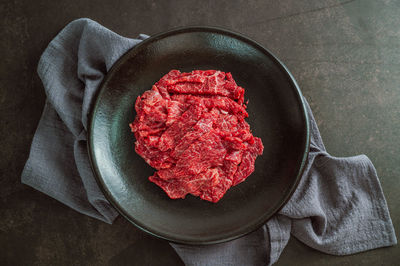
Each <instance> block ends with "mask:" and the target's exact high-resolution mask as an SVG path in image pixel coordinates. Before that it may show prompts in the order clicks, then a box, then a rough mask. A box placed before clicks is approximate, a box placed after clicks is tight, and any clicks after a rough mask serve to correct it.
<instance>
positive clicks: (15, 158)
mask: <svg viewBox="0 0 400 266" xmlns="http://www.w3.org/2000/svg"><path fill="white" fill-rule="evenodd" d="M114 2H118V4H117V3H114ZM399 14H400V1H397V0H392V1H390V0H386V1H385V0H382V1H375V0H356V1H337V0H329V1H320V0H312V1H297V0H283V1H262V0H258V1H255V0H251V1H228V0H225V1H194V0H190V1H183V0H182V1H161V0H160V1H139V0H135V1H132V0H124V1H107V0H100V1H97V3H95V1H78V0H71V1H63V2H61V1H52V0H38V1H29V0H14V1H5V0H2V1H1V4H0V15H1V16H0V36H1V40H0V55H1V56H0V58H1V59H2V60H1V62H0V110H1V111H0V121H1V127H0V147H1V149H0V158H1V159H0V247H1V248H0V265H47V264H49V265H50V264H51V265H104V264H105V265H182V262H181V261H180V259H179V257H178V256H177V255H176V254H175V253H174V251H173V250H172V248H171V247H170V246H169V245H168V243H167V242H164V241H161V240H158V239H155V238H152V237H150V236H149V235H147V234H145V233H143V232H141V231H139V230H138V229H136V228H135V227H134V226H133V225H131V224H129V223H128V222H127V221H126V220H124V219H123V218H118V219H117V220H116V221H115V223H114V224H113V225H108V224H105V223H102V222H99V221H97V220H95V219H92V218H89V217H86V216H84V215H81V214H79V213H77V212H75V211H73V210H71V209H69V208H68V207H66V206H64V205H62V204H61V203H59V202H57V201H55V200H53V199H51V198H49V197H47V196H46V195H43V194H42V193H40V192H37V191H35V190H33V189H31V188H30V187H27V186H25V185H22V184H21V183H20V175H21V171H22V168H23V166H24V163H25V161H26V159H27V156H28V152H29V146H30V143H31V141H32V136H33V134H34V132H35V128H36V125H37V123H38V121H39V118H40V115H41V112H42V108H43V105H44V101H45V95H44V92H43V87H42V85H41V82H40V80H39V78H38V76H37V74H36V66H37V62H38V59H39V56H40V54H41V52H42V51H43V50H44V49H45V47H46V45H47V44H48V43H49V41H50V40H51V39H52V38H53V37H54V36H55V35H56V34H57V32H59V31H60V30H61V29H62V28H63V27H64V26H65V25H66V24H67V23H68V22H70V21H71V20H73V19H76V18H80V17H89V18H92V19H94V20H96V21H98V22H99V23H101V24H103V25H105V26H106V27H108V28H110V29H111V30H113V31H116V32H117V33H119V34H121V35H124V36H127V37H135V36H136V35H137V34H139V33H146V34H150V35H151V34H155V33H158V32H160V31H164V30H167V29H170V28H173V27H176V26H184V25H213V26H222V27H225V28H228V29H232V30H234V31H238V32H241V33H243V34H245V35H247V36H249V37H250V38H253V39H255V40H256V41H258V42H259V43H261V44H262V45H265V46H266V47H268V48H269V49H270V50H271V51H272V52H273V53H275V54H276V55H277V56H278V57H279V58H280V59H281V60H282V61H283V62H284V63H285V64H286V65H287V66H288V68H289V69H290V70H291V72H292V73H293V75H294V76H295V78H296V79H297V81H298V83H299V85H300V87H301V89H302V91H303V94H304V95H305V96H306V97H307V99H308V100H309V102H310V105H311V108H312V109H313V111H314V115H315V117H316V120H317V121H318V125H319V127H320V130H321V134H322V137H323V139H324V141H325V144H326V147H327V149H328V151H329V152H330V153H331V154H333V155H335V156H351V155H356V154H361V153H364V154H366V155H368V156H369V157H370V159H371V160H372V161H373V163H374V164H375V166H376V169H377V172H378V175H379V177H380V180H381V183H382V186H383V190H384V193H385V195H386V199H387V202H388V205H389V210H390V212H391V216H392V219H393V223H394V225H395V229H396V230H397V236H398V238H399V234H398V232H399V231H400V201H399V198H400V174H399V173H400V154H399V151H400V52H399V51H400V15H399ZM399 261H400V247H399V246H395V247H390V248H381V249H377V250H373V251H368V252H364V253H360V254H356V255H351V256H345V257H336V256H330V255H326V254H323V253H320V252H318V251H315V250H313V249H311V248H309V247H307V246H305V245H303V244H302V243H300V242H299V241H297V240H296V239H293V238H292V239H291V240H290V242H289V245H288V246H287V248H286V249H285V251H284V252H283V254H282V256H281V258H280V260H279V262H278V263H277V265H321V264H323V265H396V264H397V265H398V263H399Z"/></svg>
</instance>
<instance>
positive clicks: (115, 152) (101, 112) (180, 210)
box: [88, 27, 309, 244]
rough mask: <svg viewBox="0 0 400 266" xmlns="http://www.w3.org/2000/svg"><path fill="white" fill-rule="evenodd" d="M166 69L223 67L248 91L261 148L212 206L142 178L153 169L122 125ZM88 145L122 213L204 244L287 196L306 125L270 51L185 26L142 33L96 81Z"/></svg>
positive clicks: (262, 215) (256, 220)
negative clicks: (250, 169)
mask: <svg viewBox="0 0 400 266" xmlns="http://www.w3.org/2000/svg"><path fill="white" fill-rule="evenodd" d="M171 69H179V70H181V71H184V72H187V71H191V70H194V69H218V70H222V71H225V72H231V73H232V75H233V77H234V79H235V80H236V82H237V83H238V85H239V86H242V87H244V88H245V89H246V94H245V98H246V99H249V105H248V112H249V116H250V117H249V118H248V119H247V121H248V122H249V124H250V126H251V129H252V131H253V134H254V135H255V136H257V137H260V138H261V139H262V141H263V144H264V146H265V149H264V154H263V155H262V156H260V157H258V158H257V160H256V167H255V168H256V169H255V172H254V173H253V174H252V175H251V176H249V177H248V179H247V180H246V181H245V182H243V183H241V184H239V185H237V186H236V187H233V188H231V189H230V190H228V192H227V193H226V195H225V196H224V197H223V198H222V199H221V200H220V201H219V202H218V203H216V204H213V203H210V202H206V201H202V200H200V199H199V198H195V197H193V196H187V197H186V199H183V200H171V199H169V198H168V196H167V195H166V194H165V193H164V191H162V190H161V188H159V187H158V186H156V185H155V184H153V183H151V182H149V181H148V179H147V178H148V177H149V176H150V175H152V174H153V172H154V170H153V169H152V168H151V167H150V166H148V165H147V164H146V163H145V162H144V160H143V159H142V158H141V157H139V156H138V155H137V154H136V153H135V151H134V141H135V138H134V136H133V134H132V133H131V132H130V128H129V126H128V124H129V123H130V122H132V121H133V120H134V117H135V110H134V102H135V99H136V97H137V96H139V95H140V94H142V93H143V92H144V91H146V90H148V89H150V88H151V85H152V84H154V83H155V82H156V81H158V80H159V79H160V78H161V77H162V76H163V75H164V74H166V73H167V72H168V71H169V70H171ZM88 143H89V146H88V149H89V154H90V158H91V162H92V167H93V170H94V172H95V175H96V178H97V181H98V182H99V184H100V186H101V188H102V190H103V191H104V193H105V195H106V197H107V198H108V199H109V200H110V202H111V203H112V204H113V205H114V206H115V207H116V209H118V211H119V212H120V213H121V214H122V215H123V216H125V217H126V218H127V219H128V220H130V221H131V222H132V223H134V224H135V225H136V226H138V227H140V228H141V229H143V230H145V231H147V232H149V233H151V234H153V235H156V236H158V237H161V238H164V239H167V240H170V241H174V242H179V243H186V244H211V243H218V242H222V241H227V240H231V239H234V238H237V237H239V236H242V235H244V234H246V233H249V232H251V231H253V230H255V229H257V228H258V227H259V226H261V225H262V224H263V223H265V222H266V221H267V220H268V219H269V218H270V217H271V216H272V215H273V214H275V213H276V212H277V211H278V210H279V209H280V208H281V207H282V206H283V204H284V203H285V202H286V201H287V200H288V199H289V197H290V195H291V194H292V192H293V191H294V189H295V188H296V185H297V183H298V181H299V179H300V176H301V172H302V170H303V167H304V163H305V160H306V158H307V153H308V146H309V126H308V118H307V114H306V112H305V107H304V103H303V100H302V96H301V93H300V90H299V88H298V86H297V85H296V82H295V81H294V79H293V77H292V76H291V75H290V73H289V72H288V71H287V69H286V68H285V67H284V66H283V65H282V64H281V63H280V62H279V61H278V60H277V59H276V58H275V57H274V56H273V55H271V54H270V53H269V52H268V51H267V50H265V49H264V48H263V47H261V46H260V45H258V44H257V43H255V42H253V41H251V40H249V39H247V38H246V37H243V36H241V35H238V34H235V33H232V32H229V31H225V30H221V29H216V28H209V27H192V28H183V29H177V30H173V31H169V32H166V33H162V34H159V35H156V36H154V37H152V38H149V39H147V40H146V41H144V42H142V43H141V44H139V45H138V46H136V47H134V48H133V49H132V50H130V51H129V52H128V53H127V54H125V55H124V56H123V57H121V58H120V60H119V61H118V62H117V63H116V64H115V65H114V66H113V68H112V69H111V70H110V72H109V73H108V75H107V76H106V78H105V80H104V82H103V84H102V86H101V88H100V92H99V94H98V96H97V100H96V102H95V106H94V108H93V110H92V113H91V121H90V127H89V141H88Z"/></svg>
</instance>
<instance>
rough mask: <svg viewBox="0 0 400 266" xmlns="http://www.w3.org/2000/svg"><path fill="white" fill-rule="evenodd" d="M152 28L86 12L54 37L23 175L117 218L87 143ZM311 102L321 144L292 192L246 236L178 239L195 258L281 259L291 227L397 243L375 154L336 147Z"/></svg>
mask: <svg viewBox="0 0 400 266" xmlns="http://www.w3.org/2000/svg"><path fill="white" fill-rule="evenodd" d="M146 37H147V36H146V35H140V36H139V37H138V38H137V39H128V38H124V37H121V36H119V35H117V34H115V33H113V32H111V31H110V30H108V29H106V28H104V27H102V26H101V25H99V24H98V23H96V22H94V21H92V20H90V19H78V20H75V21H73V22H71V23H70V24H68V25H67V26H66V27H65V28H64V29H63V30H62V31H61V32H60V33H59V34H58V35H57V36H56V37H55V39H54V40H53V41H51V43H50V44H49V46H48V47H47V48H46V50H45V51H44V53H43V55H42V57H41V59H40V62H39V66H38V73H39V76H40V78H41V80H42V82H43V85H44V89H45V91H46V95H47V101H46V104H45V107H44V111H43V114H42V117H41V120H40V122H39V125H38V128H37V130H36V133H35V136H34V138H33V142H32V146H31V151H30V155H29V158H28V161H27V163H26V165H25V168H24V171H23V173H22V182H23V183H25V184H27V185H29V186H31V187H33V188H35V189H37V190H40V191H42V192H43V193H46V194H48V195H49V196H51V197H53V198H55V199H57V200H59V201H61V202H63V203H64V204H66V205H68V206H70V207H71V208H73V209H75V210H77V211H79V212H81V213H83V214H86V215H89V216H91V217H94V218H97V219H100V220H102V221H104V222H107V223H112V221H113V220H114V219H115V217H116V216H117V212H116V211H115V210H114V208H113V207H112V206H111V205H110V203H109V202H108V201H107V200H106V199H105V197H104V195H103V194H102V193H101V191H100V189H99V187H98V186H97V183H96V182H95V179H94V176H93V173H92V171H91V168H90V164H89V159H88V154H87V151H86V130H87V122H88V121H87V120H88V110H90V107H91V104H92V103H93V98H94V96H95V94H96V91H97V89H98V86H99V84H100V82H101V80H102V79H103V77H104V75H105V74H106V73H107V71H108V70H109V69H110V67H111V66H112V65H113V63H114V62H115V61H116V60H117V59H118V58H119V57H120V56H121V55H123V54H124V53H125V52H127V51H128V50H129V49H131V48H132V47H133V46H135V45H136V44H138V43H139V42H140V41H141V40H143V39H145V38H146ZM306 106H307V111H308V115H309V117H310V123H311V134H312V135H311V147H310V153H309V157H308V161H307V164H306V168H305V171H304V174H303V177H302V180H301V182H300V184H299V186H298V188H297V190H296V191H295V193H294V194H293V196H292V198H291V200H290V201H289V202H288V203H287V204H286V205H285V206H284V207H283V209H282V210H281V211H280V212H279V213H278V214H277V215H275V216H274V217H273V218H272V219H270V220H269V221H268V222H267V223H266V224H265V225H264V226H263V227H261V228H260V229H258V230H257V231H255V232H253V233H251V234H248V235H246V236H244V237H241V238H239V239H236V240H233V241H230V242H227V243H222V244H216V245H210V246H186V245H179V244H171V245H172V246H173V247H174V249H175V250H176V251H177V253H178V254H179V256H180V257H181V258H182V260H183V261H184V262H185V264H187V265H266V264H273V263H275V262H276V261H277V260H278V258H279V255H280V254H281V252H282V250H283V249H284V247H285V246H286V244H287V242H288V240H289V238H290V234H292V235H294V236H295V237H296V238H297V239H299V240H300V241H302V242H303V243H305V244H306V245H308V246H310V247H312V248H315V249H317V250H320V251H322V252H325V253H328V254H335V255H346V254H352V253H357V252H361V251H365V250H368V249H373V248H378V247H384V246H391V245H395V244H396V243H397V239H396V236H395V233H394V228H393V225H392V221H391V219H390V216H389V211H388V208H387V204H386V201H385V198H384V195H383V192H382V188H381V186H380V183H379V180H378V177H377V174H376V171H375V168H374V166H373V164H372V163H371V161H370V160H369V159H368V157H366V156H365V155H360V156H355V157H349V158H337V157H333V156H330V155H329V154H328V153H327V152H326V150H325V147H324V144H323V142H322V139H321V136H320V134H319V131H318V127H317V124H316V122H315V119H314V117H313V115H312V112H311V109H310V107H309V106H308V104H306Z"/></svg>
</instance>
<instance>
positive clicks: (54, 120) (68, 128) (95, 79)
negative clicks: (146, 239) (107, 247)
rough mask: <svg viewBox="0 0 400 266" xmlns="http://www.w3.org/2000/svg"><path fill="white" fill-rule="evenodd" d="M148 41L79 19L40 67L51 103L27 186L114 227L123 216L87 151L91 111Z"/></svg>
mask: <svg viewBox="0 0 400 266" xmlns="http://www.w3.org/2000/svg"><path fill="white" fill-rule="evenodd" d="M144 38H146V36H145V35H141V36H139V39H128V38H124V37H121V36H119V35H118V34H116V33H114V32H112V31H110V30H108V29H106V28H104V27H102V26H101V25H99V24H97V23H96V22H94V21H91V20H89V19H79V20H76V21H73V22H71V23H70V24H68V25H67V26H66V27H65V28H64V29H63V30H62V31H61V32H60V33H59V34H58V35H57V36H56V37H55V38H54V40H52V41H51V43H50V44H49V46H48V47H47V48H46V50H45V51H44V53H43V55H42V57H41V58H40V61H39V66H38V74H39V77H40V78H41V80H42V82H43V86H44V89H45V92H46V96H47V100H46V104H45V107H44V111H43V114H42V117H41V119H40V122H39V125H38V128H37V130H36V133H35V136H34V138H33V142H32V146H31V151H30V155H29V159H28V161H27V163H26V165H25V168H24V171H23V173H22V182H23V183H25V184H27V185H30V186H32V187H33V188H35V189H37V190H40V191H42V192H43V193H46V194H48V195H49V196H51V197H53V198H55V199H57V200H59V201H61V202H63V203H64V204H66V205H68V206H70V207H71V208H73V209H75V210H77V211H79V212H81V213H84V214H86V215H89V216H92V217H94V218H97V219H100V220H102V221H104V222H107V223H112V221H113V220H114V219H115V217H117V215H118V214H117V212H116V211H115V210H114V208H113V207H112V206H111V205H110V203H108V202H107V200H106V199H105V198H104V196H103V194H102V193H101V191H100V189H99V187H98V186H97V183H96V181H95V179H94V177H93V173H92V171H91V168H90V164H89V158H88V154H87V151H86V129H87V119H88V111H89V108H90V106H91V103H92V102H93V97H94V95H95V92H96V90H97V87H98V86H99V84H100V82H101V81H102V79H103V77H104V75H105V74H106V73H107V71H108V70H109V69H110V68H111V66H112V65H113V64H114V62H115V61H116V60H117V59H118V58H119V57H121V55H123V54H124V53H125V52H126V51H127V50H129V49H130V48H132V47H133V46H135V45H136V44H138V43H139V42H140V41H141V40H143V39H144Z"/></svg>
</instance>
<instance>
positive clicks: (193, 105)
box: [130, 70, 264, 202]
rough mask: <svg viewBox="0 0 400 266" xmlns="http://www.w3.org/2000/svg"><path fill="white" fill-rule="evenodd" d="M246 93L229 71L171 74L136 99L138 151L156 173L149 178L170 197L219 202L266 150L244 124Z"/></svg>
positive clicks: (134, 127) (173, 71)
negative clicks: (192, 197) (187, 197)
mask: <svg viewBox="0 0 400 266" xmlns="http://www.w3.org/2000/svg"><path fill="white" fill-rule="evenodd" d="M243 103H244V89H243V88H242V87H239V86H238V85H237V84H236V82H235V81H234V79H233V78H232V75H231V74H230V73H225V72H222V71H217V70H205V71H204V70H195V71H192V72H190V73H181V72H180V71H178V70H171V71H170V72H169V73H168V74H166V75H165V76H164V77H162V78H161V79H160V80H159V81H158V82H157V83H156V84H155V85H153V87H152V89H151V90H148V91H146V92H144V93H143V95H141V96H139V97H138V98H137V99H136V103H135V109H136V113H137V115H136V118H135V121H134V122H133V123H131V124H130V127H131V129H132V132H134V133H135V137H136V142H135V150H136V152H137V153H138V154H139V155H140V156H142V157H143V159H144V160H145V161H146V162H147V163H148V164H149V165H150V166H152V167H154V168H155V169H157V172H155V173H154V175H153V176H150V177H149V180H150V181H152V182H154V183H155V184H157V185H158V186H160V187H161V188H162V189H163V190H164V191H165V192H166V193H167V194H168V196H169V197H170V198H171V199H177V198H184V197H185V196H186V195H187V194H192V195H194V196H199V197H200V198H201V199H203V200H208V201H211V202H217V201H219V200H220V199H221V198H222V197H223V196H224V194H225V192H226V191H227V190H228V189H229V188H230V187H231V186H235V185H237V184H239V183H240V182H243V181H244V180H245V179H246V178H247V177H248V176H249V175H250V174H251V173H252V172H253V171H254V163H255V160H256V158H257V156H258V155H261V154H262V152H263V149H264V147H263V144H262V142H261V139H260V138H257V137H254V136H253V135H252V134H251V132H250V126H249V124H247V122H246V121H245V120H244V119H245V118H246V117H248V114H247V112H246V105H244V104H243Z"/></svg>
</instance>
